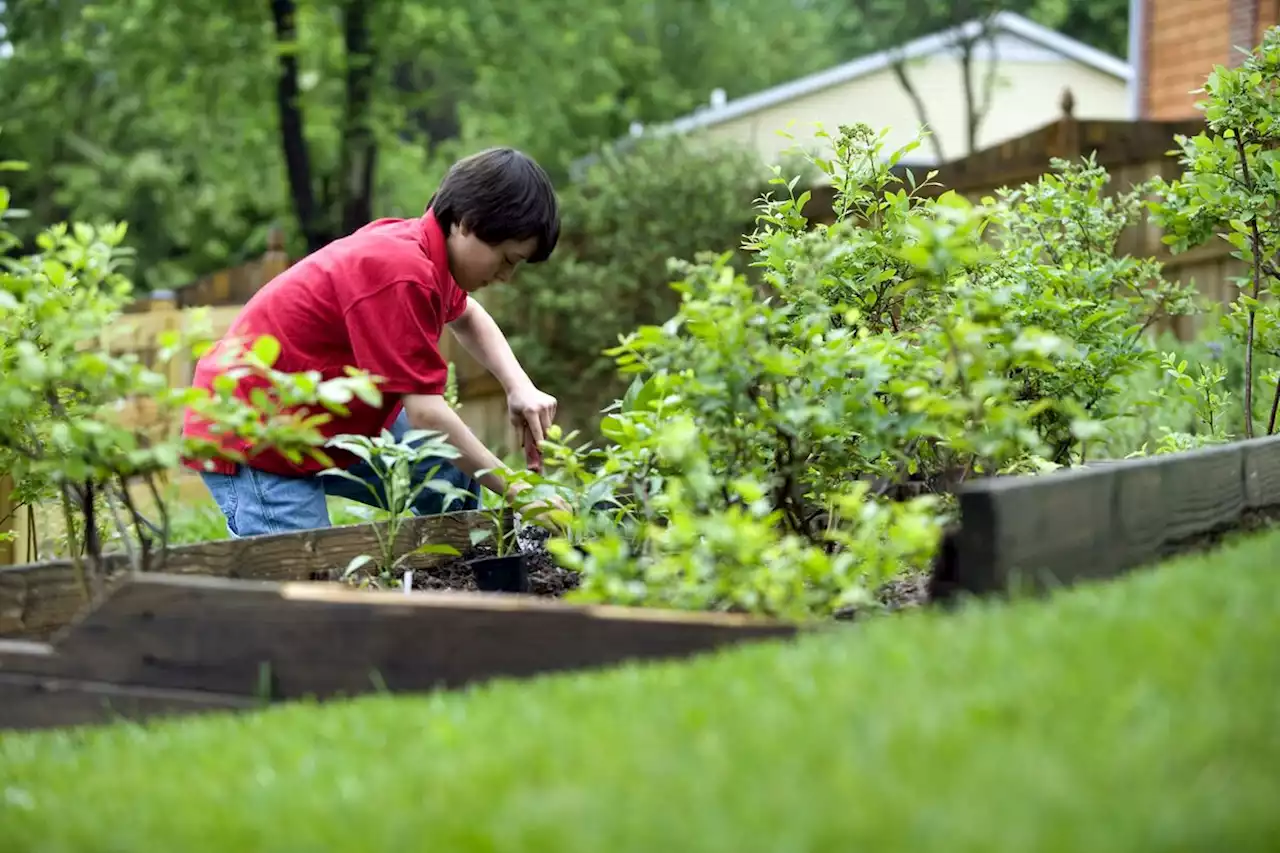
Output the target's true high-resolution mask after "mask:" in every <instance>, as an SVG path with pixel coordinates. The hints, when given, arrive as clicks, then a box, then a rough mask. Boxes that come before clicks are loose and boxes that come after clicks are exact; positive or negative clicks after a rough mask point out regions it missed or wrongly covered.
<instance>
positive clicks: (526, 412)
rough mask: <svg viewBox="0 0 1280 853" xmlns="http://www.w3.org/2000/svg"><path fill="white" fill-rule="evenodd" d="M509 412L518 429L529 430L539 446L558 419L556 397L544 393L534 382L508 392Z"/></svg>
mask: <svg viewBox="0 0 1280 853" xmlns="http://www.w3.org/2000/svg"><path fill="white" fill-rule="evenodd" d="M507 412H508V414H509V415H510V416H511V423H512V424H513V425H514V426H515V428H516V429H517V430H525V429H527V430H528V431H529V434H530V435H531V436H532V437H533V440H534V442H535V444H534V446H535V447H536V446H537V444H536V443H537V442H539V441H542V440H543V439H544V438H546V436H547V430H549V429H551V424H552V423H553V422H554V421H555V419H556V398H555V397H552V396H551V395H550V394H544V393H543V392H541V391H539V390H538V389H537V388H535V387H534V386H533V385H532V384H530V385H527V386H523V387H519V388H516V389H515V390H514V391H512V392H511V393H509V394H507Z"/></svg>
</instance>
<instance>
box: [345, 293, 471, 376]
mask: <svg viewBox="0 0 1280 853" xmlns="http://www.w3.org/2000/svg"><path fill="white" fill-rule="evenodd" d="M442 301H443V300H441V298H440V295H439V294H438V293H436V292H433V291H432V289H431V288H429V287H425V286H423V285H421V284H418V283H416V282H411V281H401V282H395V283H393V284H390V285H388V286H386V287H383V288H381V289H379V290H378V291H376V292H374V293H371V294H369V295H368V296H365V297H363V298H361V299H360V300H358V301H356V302H353V303H352V304H351V306H350V307H349V308H348V309H347V311H346V314H345V315H344V319H345V321H346V327H347V334H348V336H349V337H350V340H351V352H352V354H353V355H354V357H355V364H354V365H353V366H354V367H356V368H358V369H360V370H367V371H368V372H369V373H372V374H374V375H375V376H380V377H382V379H383V381H382V382H381V383H379V386H378V387H379V388H380V389H381V390H383V391H385V392H387V393H390V394H443V393H444V390H445V381H446V378H447V375H448V366H447V365H446V364H445V362H444V359H443V358H442V357H441V355H440V350H439V347H438V343H437V342H438V341H439V340H440V332H441V330H442V329H443V317H442V315H443V314H444V312H443V311H442V310H441V305H440V303H441V302H442ZM450 307H451V306H450Z"/></svg>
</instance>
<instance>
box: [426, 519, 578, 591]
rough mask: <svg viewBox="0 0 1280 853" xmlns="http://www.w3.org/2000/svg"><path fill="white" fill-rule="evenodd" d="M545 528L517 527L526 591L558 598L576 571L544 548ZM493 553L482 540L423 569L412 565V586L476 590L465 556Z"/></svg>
mask: <svg viewBox="0 0 1280 853" xmlns="http://www.w3.org/2000/svg"><path fill="white" fill-rule="evenodd" d="M546 539H547V535H546V533H545V532H542V531H539V530H536V529H531V530H528V531H521V536H520V545H521V549H522V550H523V551H524V555H525V567H526V570H527V571H528V573H529V591H528V593H526V594H528V595H541V596H547V597H550V598H559V597H560V596H562V595H564V594H565V593H567V592H568V591H569V590H571V589H576V588H577V586H578V584H579V583H580V580H581V579H580V578H579V576H578V573H577V572H575V571H571V570H569V569H566V568H564V567H563V566H560V565H559V564H557V563H556V560H555V558H554V557H553V556H551V554H550V553H548V552H547V550H546V548H545V546H544V544H543V543H544V542H545V541H546ZM496 555H497V552H496V550H495V549H494V547H493V545H492V544H491V543H488V542H482V543H480V544H479V545H478V546H476V547H474V548H471V549H468V550H467V551H466V552H464V553H463V555H462V556H461V557H454V558H453V559H451V560H445V561H442V562H440V563H439V564H437V565H435V566H432V567H430V568H426V569H415V570H414V572H413V584H412V588H413V589H421V590H431V591H433V592H441V591H449V590H453V591H458V592H476V591H478V590H479V586H478V585H477V583H476V577H475V574H474V572H472V570H471V567H470V566H468V565H467V562H468V561H469V560H476V559H483V558H485V557H494V556H496Z"/></svg>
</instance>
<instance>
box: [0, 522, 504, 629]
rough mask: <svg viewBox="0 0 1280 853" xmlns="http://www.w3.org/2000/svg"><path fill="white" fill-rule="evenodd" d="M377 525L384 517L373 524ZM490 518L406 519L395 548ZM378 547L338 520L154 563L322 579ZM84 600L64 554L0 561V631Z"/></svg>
mask: <svg viewBox="0 0 1280 853" xmlns="http://www.w3.org/2000/svg"><path fill="white" fill-rule="evenodd" d="M379 526H380V527H382V529H384V530H385V525H384V524H383V525H379ZM490 526H491V522H490V521H489V519H488V517H487V516H486V515H484V514H482V513H479V512H453V513H446V514H444V515H437V516H427V517H425V518H413V519H407V520H405V521H404V522H403V524H402V526H401V528H400V531H399V534H398V536H397V539H396V553H398V554H403V553H407V552H409V551H412V550H413V549H415V548H417V547H419V546H421V545H424V544H426V543H428V542H431V543H437V544H448V545H452V546H453V547H454V548H456V549H458V550H459V551H465V550H466V549H467V548H468V547H470V544H471V531H472V530H475V529H480V528H487V527H490ZM378 553H379V550H378V540H377V535H376V533H375V531H374V526H373V525H372V524H358V525H344V526H342V527H330V528H324V529H321V530H307V531H302V532H299V533H284V534H279V535H273V536H251V537H245V538H242V539H229V540H221V541H217V542H201V543H196V544H191V545H179V546H175V547H173V548H170V549H169V550H168V552H167V554H166V555H165V558H164V562H163V563H161V562H160V561H159V558H158V557H157V562H156V565H155V566H154V568H155V569H156V570H157V571H163V572H166V573H169V574H195V575H209V576H213V577H224V578H249V579H258V580H281V581H287V580H295V581H301V580H327V579H330V578H332V577H334V576H336V575H335V573H336V572H340V571H341V570H342V569H343V568H345V567H346V566H347V564H348V563H350V562H351V560H352V558H354V557H357V556H359V555H360V554H370V555H374V556H376V555H377V554H378ZM445 559H448V558H447V557H444V556H441V555H437V554H419V555H415V556H413V557H410V558H408V559H406V560H405V562H404V567H405V568H412V569H418V568H426V567H429V566H431V565H434V564H436V563H438V562H440V561H441V560H445ZM106 564H107V565H106V569H107V573H108V575H110V576H115V575H118V574H121V573H123V572H125V571H126V570H127V569H128V564H127V561H126V558H125V555H123V554H111V555H109V556H108V557H107V559H106ZM87 606H88V600H87V599H86V598H85V595H84V592H83V590H82V589H81V587H80V584H79V582H78V581H77V579H76V574H75V569H74V568H73V566H72V565H71V563H70V561H56V562H46V563H32V564H28V565H22V566H12V567H5V568H0V637H27V638H42V637H48V636H50V635H51V634H52V633H53V632H54V631H57V630H58V629H59V628H61V627H63V626H65V625H67V624H68V623H69V622H70V621H71V620H72V619H73V618H75V616H76V614H78V613H81V612H83V611H84V609H85V608H86V607H87Z"/></svg>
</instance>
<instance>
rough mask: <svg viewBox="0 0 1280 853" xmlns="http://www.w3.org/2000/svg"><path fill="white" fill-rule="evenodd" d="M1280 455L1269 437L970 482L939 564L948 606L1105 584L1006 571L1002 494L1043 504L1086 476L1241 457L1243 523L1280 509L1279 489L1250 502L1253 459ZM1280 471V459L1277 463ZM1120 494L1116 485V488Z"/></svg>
mask: <svg viewBox="0 0 1280 853" xmlns="http://www.w3.org/2000/svg"><path fill="white" fill-rule="evenodd" d="M1261 453H1266V454H1268V455H1269V454H1271V453H1275V454H1277V455H1280V437H1274V436H1273V437H1263V438H1255V439H1247V440H1241V441H1234V442H1230V443H1228V444H1222V445H1212V446H1207V447H1201V448H1196V449H1194V450H1188V451H1183V452H1180V453H1172V454H1167V455H1161V456H1146V457H1134V458H1131V459H1116V460H1106V461H1105V463H1104V464H1101V465H1095V466H1093V467H1090V466H1088V465H1082V466H1079V467H1076V468H1071V469H1067V470H1064V471H1058V472H1053V473H1049V474H1039V475H1015V476H1000V477H989V478H984V479H982V480H976V481H972V482H970V483H966V484H965V485H964V486H962V487H961V489H960V492H959V494H958V495H957V497H958V502H959V506H960V522H959V525H958V528H957V529H956V531H955V532H954V533H953V534H951V535H950V537H949V539H948V541H947V543H946V544H947V548H948V549H949V554H948V556H947V558H946V560H945V561H942V562H941V563H939V565H938V566H936V567H935V573H936V572H938V571H942V572H943V573H944V574H945V578H943V580H944V581H945V582H944V583H939V584H938V589H939V590H940V591H941V592H943V593H944V599H943V600H944V601H949V600H953V599H959V598H964V597H980V596H984V595H991V594H995V595H1010V594H1019V595H1021V594H1028V593H1031V594H1036V593H1042V592H1046V591H1053V590H1057V589H1063V588H1066V587H1070V586H1073V585H1075V584H1076V583H1078V582H1081V581H1086V580H1102V579H1104V578H1103V577H1100V576H1098V575H1097V574H1096V573H1083V572H1082V573H1080V575H1078V576H1071V575H1069V574H1065V573H1062V572H1059V573H1055V574H1054V575H1053V576H1052V577H1049V576H1046V575H1045V573H1044V572H1040V571H1036V570H1026V569H1018V570H1016V571H1011V572H1005V571H1003V569H1002V568H1001V565H1000V563H1001V559H1000V555H998V554H996V553H995V552H994V550H993V545H992V543H993V542H995V541H996V539H997V533H998V531H997V529H996V528H997V526H998V525H999V519H998V518H997V517H996V513H995V512H994V501H995V499H996V498H997V497H998V496H999V497H1004V498H1005V499H1008V498H1007V495H1008V494H1009V493H1013V492H1017V493H1025V495H1026V499H1028V500H1043V499H1045V497H1044V496H1045V495H1048V494H1051V493H1052V491H1053V490H1055V489H1057V488H1062V487H1068V485H1069V484H1073V483H1075V482H1077V481H1078V479H1079V478H1082V477H1101V478H1106V479H1109V480H1111V481H1112V482H1113V483H1118V482H1119V477H1121V476H1123V475H1124V474H1125V473H1127V472H1133V471H1136V470H1139V469H1141V468H1146V467H1151V466H1159V467H1161V468H1165V469H1177V468H1180V467H1182V466H1187V465H1199V464H1202V463H1203V462H1204V461H1205V460H1207V459H1211V458H1213V457H1217V456H1227V457H1235V459H1238V462H1239V464H1238V465H1236V466H1235V467H1236V468H1237V469H1238V471H1239V486H1238V487H1239V490H1240V493H1241V495H1240V501H1239V510H1240V511H1239V512H1234V511H1233V513H1232V514H1233V515H1234V516H1235V521H1236V523H1238V522H1239V520H1240V518H1241V517H1243V515H1244V513H1245V512H1247V511H1248V510H1256V509H1264V508H1269V507H1274V506H1280V491H1277V493H1276V496H1275V498H1274V502H1273V501H1272V499H1271V498H1269V497H1262V498H1260V497H1257V496H1256V494H1255V497H1254V498H1253V499H1252V500H1251V499H1250V490H1251V488H1253V490H1254V492H1255V493H1256V491H1257V489H1256V486H1253V487H1251V484H1250V473H1251V467H1250V464H1249V460H1250V456H1251V454H1261ZM1277 466H1278V467H1280V462H1278V463H1277ZM1113 489H1114V487H1113ZM1161 512H1162V515H1163V516H1164V520H1165V524H1164V525H1163V526H1164V527H1165V528H1166V529H1168V528H1169V527H1170V525H1171V523H1172V514H1171V513H1170V511H1169V510H1168V508H1167V507H1162V510H1161ZM1221 527H1222V520H1221V519H1215V518H1209V519H1207V520H1206V522H1205V524H1203V525H1201V527H1200V528H1199V529H1196V530H1194V531H1192V532H1191V533H1190V534H1189V535H1187V534H1186V533H1185V532H1184V535H1183V536H1180V537H1172V536H1170V535H1168V534H1165V535H1164V536H1162V537H1161V540H1162V541H1160V542H1159V543H1158V544H1156V545H1155V546H1154V547H1153V548H1151V549H1149V551H1150V553H1148V554H1145V555H1140V556H1138V557H1132V558H1130V559H1127V560H1123V561H1121V562H1120V563H1118V564H1117V566H1116V567H1115V569H1114V571H1111V572H1109V573H1108V575H1107V576H1108V577H1119V576H1121V575H1124V574H1126V573H1128V572H1130V571H1132V570H1135V569H1139V568H1143V567H1145V566H1149V565H1152V564H1153V563H1155V562H1158V561H1159V560H1160V559H1163V558H1165V557H1167V556H1169V554H1168V551H1169V548H1170V547H1171V546H1172V545H1174V544H1176V543H1178V542H1184V541H1189V540H1192V539H1194V538H1196V537H1198V536H1202V535H1206V534H1209V533H1212V532H1213V531H1214V530H1217V529H1221Z"/></svg>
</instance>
